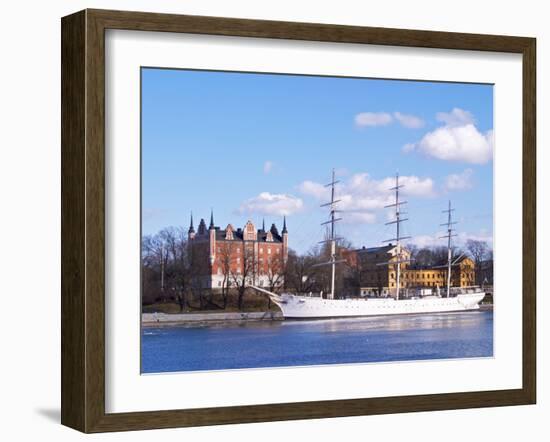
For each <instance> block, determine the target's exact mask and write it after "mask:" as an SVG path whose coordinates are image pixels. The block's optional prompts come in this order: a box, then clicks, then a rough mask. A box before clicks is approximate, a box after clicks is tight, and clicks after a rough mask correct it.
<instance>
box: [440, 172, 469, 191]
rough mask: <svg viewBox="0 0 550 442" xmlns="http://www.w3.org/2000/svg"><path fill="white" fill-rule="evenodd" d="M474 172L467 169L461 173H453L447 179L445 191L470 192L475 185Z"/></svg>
mask: <svg viewBox="0 0 550 442" xmlns="http://www.w3.org/2000/svg"><path fill="white" fill-rule="evenodd" d="M473 175H474V171H473V170H472V169H466V170H464V172H461V173H453V174H451V175H448V176H447V178H446V179H445V190H468V189H471V188H472V187H473V185H474V183H473V180H472V178H473Z"/></svg>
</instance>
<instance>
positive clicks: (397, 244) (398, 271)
mask: <svg viewBox="0 0 550 442" xmlns="http://www.w3.org/2000/svg"><path fill="white" fill-rule="evenodd" d="M402 187H404V186H403V184H399V174H398V173H396V174H395V187H392V188H390V189H389V190H394V191H395V203H393V204H389V205H387V206H385V207H386V208H389V207H395V219H394V220H392V221H390V222H387V223H386V225H389V224H395V229H396V235H395V238H392V239H388V240H386V241H384V242H393V241H395V250H396V254H395V256H396V260H395V261H393V262H392V261H390V262H389V263H388V264H395V265H396V267H397V268H396V281H395V282H396V285H397V290H396V292H395V299H396V300H397V301H398V300H399V289H400V284H401V282H400V278H401V263H403V262H409V260H408V259H401V241H402V240H404V239H409V238H410V236H401V231H400V230H401V229H400V226H401V223H402V222H404V221H407V220H408V218H401V215H403V214H405V213H404V212H401V206H402V205H403V204H407V201H399V189H400V188H402Z"/></svg>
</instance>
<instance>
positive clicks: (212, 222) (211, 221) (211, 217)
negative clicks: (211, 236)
mask: <svg viewBox="0 0 550 442" xmlns="http://www.w3.org/2000/svg"><path fill="white" fill-rule="evenodd" d="M208 228H209V229H213V228H214V209H210V226H209V227H208Z"/></svg>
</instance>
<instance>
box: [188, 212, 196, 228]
mask: <svg viewBox="0 0 550 442" xmlns="http://www.w3.org/2000/svg"><path fill="white" fill-rule="evenodd" d="M189 233H195V228H194V227H193V212H191V224H190V225H189Z"/></svg>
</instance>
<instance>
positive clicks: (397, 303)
mask: <svg viewBox="0 0 550 442" xmlns="http://www.w3.org/2000/svg"><path fill="white" fill-rule="evenodd" d="M337 183H338V181H336V180H335V175H334V171H333V172H332V181H331V183H329V184H327V186H330V187H331V200H330V202H328V203H326V204H323V206H326V207H329V208H330V218H329V220H328V221H326V222H324V223H323V224H324V225H330V229H329V235H328V239H327V240H325V241H323V242H328V243H329V244H330V260H329V261H328V262H326V263H323V264H318V265H330V266H331V286H330V287H331V289H330V293H327V294H326V295H325V296H323V295H322V294H320V295H312V294H311V295H296V294H293V293H282V294H276V293H273V292H270V291H268V290H265V289H263V288H260V287H253V288H255V289H256V290H258V291H260V292H262V293H265V294H267V295H268V296H269V297H270V298H271V300H272V301H273V302H274V303H275V304H277V305H278V306H279V307H280V309H281V311H282V312H283V315H284V317H285V318H289V319H307V318H309V319H312V318H340V317H358V316H377V315H403V314H422V313H437V312H456V311H467V310H476V309H479V303H480V302H481V300H482V299H483V298H484V297H485V293H484V292H483V291H482V290H481V289H480V288H479V287H468V288H452V287H451V270H452V266H453V265H454V262H456V261H458V259H460V258H461V257H458V258H457V259H456V260H455V261H454V262H453V256H452V238H453V237H454V236H456V235H455V234H454V233H453V231H454V229H453V227H452V226H453V225H454V224H455V222H453V221H452V212H453V210H454V209H452V207H451V203H450V202H449V208H448V210H445V211H444V212H445V213H447V214H448V215H447V222H446V223H445V224H444V225H445V226H446V227H447V235H445V236H444V237H443V238H446V239H447V248H448V254H447V264H446V265H445V266H444V267H446V269H447V287H446V290H445V293H444V295H441V293H440V290H439V287H438V290H437V293H436V294H430V295H427V296H425V295H422V294H420V293H419V294H418V295H416V296H409V294H407V295H406V296H402V294H401V290H400V288H401V281H400V276H401V264H402V263H405V262H408V261H409V259H406V258H405V257H404V256H403V254H402V241H403V240H404V239H407V238H408V237H404V236H401V228H400V226H401V223H403V222H404V221H407V219H406V218H403V217H402V214H403V213H402V211H401V206H403V205H404V204H406V201H400V199H399V189H401V188H402V187H403V185H400V184H399V175H396V178H395V187H393V188H391V189H390V190H393V191H394V192H395V202H394V203H393V204H390V205H388V206H386V207H388V208H394V209H395V217H394V219H393V220H392V221H389V222H388V223H386V224H395V226H396V236H395V238H392V239H390V240H387V242H390V243H391V242H394V241H395V244H396V247H395V248H394V251H395V252H394V253H395V255H394V259H390V260H389V261H388V262H385V263H381V264H380V265H392V266H394V268H395V270H396V289H395V294H394V296H391V297H365V298H338V297H336V296H335V273H336V264H338V263H339V262H342V261H344V260H338V259H337V256H336V240H337V238H336V236H335V229H334V226H335V223H336V222H337V221H339V220H340V219H341V218H337V217H336V212H337V210H336V204H337V203H338V200H336V199H335V185H336V184H337Z"/></svg>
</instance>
